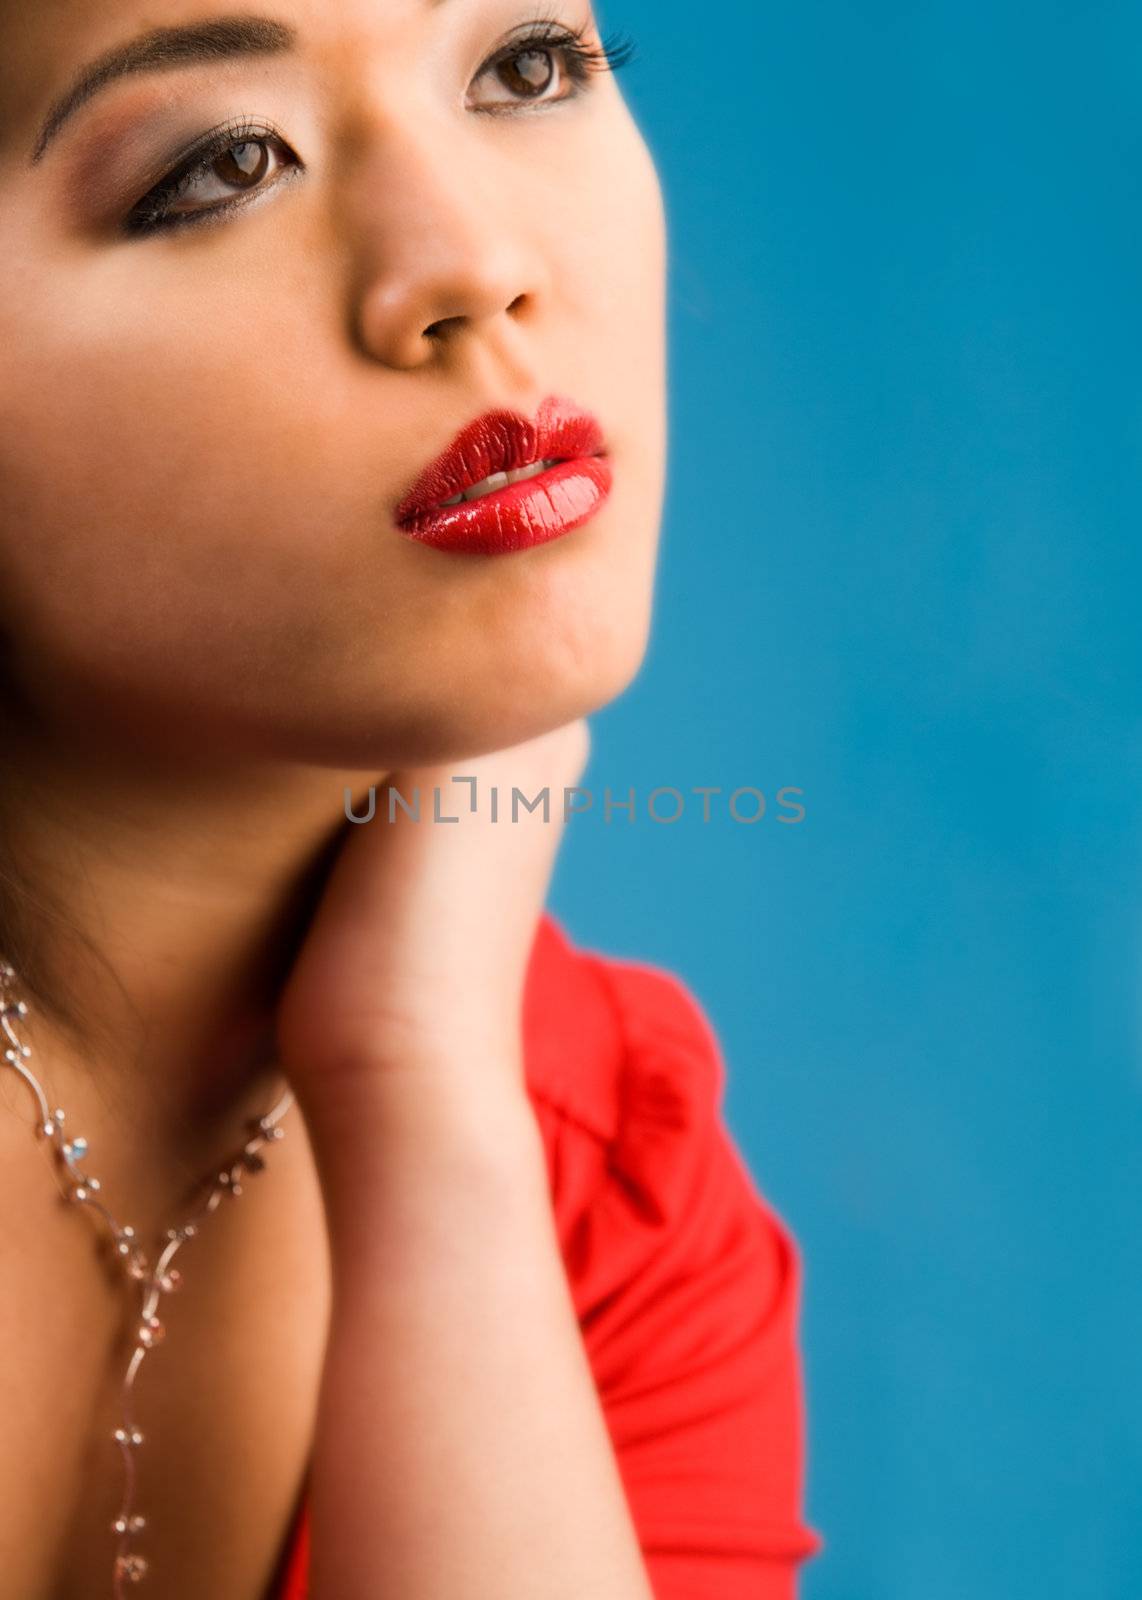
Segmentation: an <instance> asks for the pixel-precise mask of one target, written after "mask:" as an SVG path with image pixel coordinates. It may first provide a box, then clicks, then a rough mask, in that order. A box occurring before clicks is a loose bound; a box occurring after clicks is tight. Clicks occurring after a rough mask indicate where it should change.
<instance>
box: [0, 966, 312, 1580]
mask: <svg viewBox="0 0 1142 1600" xmlns="http://www.w3.org/2000/svg"><path fill="white" fill-rule="evenodd" d="M15 976H16V974H15V971H14V970H13V968H12V966H11V965H10V964H9V963H8V962H5V961H0V1033H2V1034H3V1036H4V1037H5V1038H6V1040H7V1048H6V1049H5V1051H4V1057H3V1059H4V1060H5V1061H6V1062H7V1063H8V1065H9V1066H10V1067H11V1068H12V1069H13V1070H14V1071H15V1072H16V1073H17V1074H18V1076H19V1077H20V1078H22V1079H23V1081H24V1082H25V1084H26V1085H27V1086H28V1088H29V1089H30V1090H31V1092H32V1093H33V1095H34V1096H35V1098H36V1103H37V1108H38V1116H37V1121H36V1124H35V1132H36V1136H37V1137H38V1138H41V1139H47V1140H50V1141H51V1142H52V1144H53V1145H54V1148H55V1155H56V1158H57V1163H58V1165H59V1167H61V1168H62V1170H63V1174H64V1175H65V1186H63V1192H64V1194H65V1197H66V1198H67V1199H69V1200H72V1201H74V1202H75V1203H77V1204H79V1205H84V1204H90V1205H91V1206H92V1208H93V1209H94V1210H95V1211H96V1212H97V1213H98V1214H99V1215H100V1216H101V1217H102V1218H103V1220H104V1221H105V1222H106V1223H107V1225H108V1226H109V1227H110V1229H111V1234H112V1237H113V1239H114V1243H115V1255H116V1257H117V1258H118V1260H119V1261H120V1262H121V1263H122V1265H123V1268H124V1277H125V1281H126V1282H127V1284H128V1285H129V1287H130V1288H131V1290H132V1293H134V1292H136V1291H137V1292H138V1293H140V1294H141V1296H142V1300H141V1305H140V1307H139V1311H138V1312H137V1313H136V1315H137V1316H138V1317H139V1320H138V1321H137V1323H136V1331H135V1350H134V1354H133V1355H132V1357H131V1361H130V1365H129V1366H128V1368H127V1374H126V1377H125V1378H124V1381H123V1388H122V1407H123V1422H122V1424H121V1425H120V1426H119V1427H118V1428H116V1429H115V1431H114V1433H113V1434H112V1439H113V1440H114V1442H115V1443H116V1444H117V1445H118V1446H119V1447H120V1450H121V1451H122V1453H123V1457H124V1468H125V1473H126V1481H125V1490H124V1504H123V1508H122V1510H121V1511H120V1513H119V1515H118V1517H116V1519H115V1521H114V1522H113V1523H112V1524H111V1531H112V1533H114V1534H115V1535H116V1536H117V1538H118V1540H119V1548H118V1550H117V1551H116V1555H115V1559H114V1565H113V1567H112V1578H113V1583H114V1595H115V1600H122V1595H123V1585H124V1584H127V1583H130V1584H136V1583H139V1582H141V1581H142V1579H143V1578H144V1577H145V1576H146V1575H147V1572H148V1570H149V1563H148V1562H147V1560H146V1558H145V1557H144V1556H142V1555H140V1554H138V1552H137V1551H133V1550H128V1549H126V1548H125V1544H126V1543H127V1542H128V1541H129V1540H130V1539H132V1538H133V1537H134V1536H135V1535H137V1534H139V1533H141V1532H143V1530H144V1529H145V1528H146V1526H147V1519H146V1518H145V1517H144V1516H141V1515H140V1514H139V1513H138V1512H135V1511H133V1510H132V1509H131V1499H132V1495H133V1493H134V1484H135V1477H136V1470H135V1466H134V1462H133V1460H132V1459H131V1458H132V1457H133V1454H134V1451H135V1450H136V1449H137V1448H138V1447H139V1446H140V1445H141V1444H142V1443H143V1439H144V1435H143V1432H142V1430H141V1429H140V1428H138V1427H137V1426H136V1425H135V1422H134V1420H133V1417H132V1415H131V1400H132V1395H133V1385H134V1380H135V1374H136V1372H137V1370H138V1367H139V1364H140V1362H141V1361H142V1360H143V1359H144V1358H145V1357H146V1355H147V1354H148V1353H149V1352H150V1351H151V1350H153V1349H154V1348H155V1347H156V1346H157V1345H159V1344H161V1343H162V1341H163V1339H164V1337H165V1335H166V1327H165V1324H164V1323H163V1321H162V1320H161V1318H159V1317H157V1316H155V1314H154V1305H155V1301H156V1299H157V1297H158V1295H160V1294H173V1293H175V1292H176V1291H177V1290H178V1289H179V1288H180V1287H181V1286H182V1274H181V1273H180V1272H179V1270H178V1268H177V1267H172V1266H170V1265H169V1257H170V1256H171V1255H173V1254H174V1251H175V1249H177V1248H178V1247H179V1246H181V1245H182V1244H184V1243H186V1241H187V1240H190V1239H194V1238H196V1237H197V1234H198V1222H197V1220H196V1219H197V1218H199V1217H203V1216H207V1215H209V1213H210V1212H212V1211H213V1210H214V1209H215V1207H216V1206H217V1204H218V1201H219V1199H220V1197H221V1196H222V1194H224V1193H227V1192H228V1193H229V1194H230V1195H231V1197H232V1198H237V1197H238V1196H239V1195H240V1194H241V1193H242V1184H241V1182H240V1181H239V1174H240V1173H241V1172H242V1171H246V1172H248V1173H258V1172H262V1171H263V1170H264V1169H265V1161H264V1159H263V1158H262V1156H261V1155H260V1154H259V1153H258V1146H259V1145H260V1144H269V1143H272V1142H276V1141H277V1140H279V1139H282V1138H284V1137H285V1130H284V1129H283V1128H280V1127H279V1126H278V1122H279V1119H280V1118H281V1117H282V1116H284V1115H285V1113H286V1111H288V1110H289V1108H290V1106H291V1105H292V1104H293V1098H294V1097H293V1093H292V1091H291V1090H290V1089H288V1088H287V1089H286V1090H285V1092H284V1093H283V1094H282V1096H281V1098H280V1099H279V1100H278V1102H277V1104H276V1105H275V1106H274V1108H273V1109H272V1110H271V1111H269V1112H267V1113H266V1114H265V1115H264V1116H261V1117H258V1118H256V1119H251V1120H250V1121H248V1122H247V1124H246V1126H247V1128H248V1129H249V1128H252V1129H253V1130H254V1132H253V1136H252V1137H251V1138H248V1139H247V1140H246V1142H245V1145H244V1147H243V1148H242V1150H241V1152H240V1153H239V1155H237V1156H236V1157H235V1159H234V1161H233V1162H232V1164H231V1165H230V1166H229V1167H226V1168H224V1169H221V1170H219V1172H218V1175H217V1177H216V1178H215V1179H214V1180H213V1182H212V1184H211V1187H210V1192H209V1194H208V1196H207V1198H206V1200H205V1202H204V1204H203V1205H202V1207H201V1208H200V1209H199V1211H197V1212H196V1213H195V1216H194V1218H191V1219H190V1220H188V1221H187V1222H184V1223H183V1224H182V1225H181V1226H180V1227H175V1228H167V1229H166V1230H165V1233H164V1234H163V1239H164V1241H165V1247H164V1248H163V1249H162V1257H161V1260H160V1261H159V1262H158V1265H157V1267H156V1268H155V1269H154V1270H152V1268H151V1265H150V1262H149V1260H148V1257H147V1255H146V1253H145V1252H144V1250H143V1249H142V1247H141V1246H140V1244H139V1242H138V1239H137V1237H136V1234H135V1229H134V1228H133V1227H131V1226H130V1225H129V1224H127V1225H123V1226H121V1225H120V1224H119V1223H117V1222H116V1221H115V1219H114V1217H112V1216H111V1214H110V1212H109V1211H108V1210H107V1209H106V1208H105V1207H104V1206H103V1205H102V1204H101V1203H100V1202H99V1201H97V1200H93V1198H92V1197H93V1196H94V1195H97V1194H99V1193H100V1184H99V1179H98V1178H94V1177H91V1176H89V1175H88V1174H87V1173H83V1172H81V1171H80V1170H79V1165H80V1163H81V1162H83V1161H84V1160H85V1159H86V1158H87V1156H88V1154H89V1146H88V1142H87V1140H86V1139H84V1138H82V1137H80V1136H76V1137H75V1138H71V1139H68V1140H67V1141H66V1142H65V1141H64V1138H63V1128H64V1123H65V1121H66V1118H65V1116H64V1112H63V1109H62V1107H60V1106H56V1107H54V1108H53V1109H51V1110H50V1111H49V1109H48V1101H47V1099H46V1097H45V1095H44V1091H43V1089H42V1087H41V1086H40V1084H39V1082H38V1080H37V1079H36V1078H35V1076H34V1075H33V1073H32V1072H31V1071H30V1070H29V1069H28V1068H26V1067H24V1066H23V1065H22V1063H23V1062H24V1061H26V1060H27V1059H28V1058H29V1057H30V1056H31V1053H32V1051H31V1047H30V1046H28V1045H26V1044H24V1043H22V1041H21V1040H20V1039H18V1038H17V1036H16V1034H15V1033H14V1032H13V1029H12V1023H11V1020H10V1019H11V1018H13V1017H17V1018H19V1017H25V1016H27V1013H28V1007H27V1004H26V1002H25V1001H23V1000H13V999H12V998H11V996H10V995H9V993H8V992H7V991H8V986H9V985H10V984H11V982H12V980H13V979H15ZM68 1180H70V1181H69V1182H68ZM208 1181H209V1180H208Z"/></svg>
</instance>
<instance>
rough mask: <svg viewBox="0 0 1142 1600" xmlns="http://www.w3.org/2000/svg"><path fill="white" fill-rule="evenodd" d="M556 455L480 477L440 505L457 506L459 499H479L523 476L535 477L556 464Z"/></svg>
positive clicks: (521, 479)
mask: <svg viewBox="0 0 1142 1600" xmlns="http://www.w3.org/2000/svg"><path fill="white" fill-rule="evenodd" d="M557 462H558V457H553V458H551V459H550V460H547V461H533V462H532V463H531V466H530V467H516V468H515V469H514V470H513V471H511V472H493V473H492V475H491V477H488V478H481V479H480V481H479V483H474V484H473V485H472V487H471V488H470V489H465V490H464V492H463V493H462V494H455V495H453V496H452V498H451V500H442V501H441V502H440V504H441V505H442V506H458V505H459V504H460V502H461V500H479V499H480V498H481V497H482V496H483V495H486V494H494V493H495V492H496V490H497V489H506V488H507V486H508V484H509V483H522V482H523V481H524V479H525V478H536V477H538V476H539V474H540V473H541V472H546V471H547V469H548V467H554V466H555V465H557Z"/></svg>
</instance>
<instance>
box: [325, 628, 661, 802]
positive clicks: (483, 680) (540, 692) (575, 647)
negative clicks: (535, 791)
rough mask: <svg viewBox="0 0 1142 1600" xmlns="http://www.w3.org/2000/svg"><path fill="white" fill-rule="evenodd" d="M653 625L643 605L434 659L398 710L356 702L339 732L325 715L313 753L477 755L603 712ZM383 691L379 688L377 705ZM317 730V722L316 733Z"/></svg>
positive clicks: (636, 663)
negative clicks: (381, 710) (581, 625)
mask: <svg viewBox="0 0 1142 1600" xmlns="http://www.w3.org/2000/svg"><path fill="white" fill-rule="evenodd" d="M604 624H609V625H604ZM649 624H650V607H649V605H648V604H647V605H645V606H644V607H643V608H642V609H641V611H640V612H639V613H638V614H636V615H635V616H630V615H627V616H624V617H622V618H617V617H610V618H605V619H604V618H600V617H598V616H596V618H595V622H594V626H593V627H591V628H590V629H578V630H575V632H574V635H573V636H569V634H568V633H567V631H566V629H563V630H555V629H551V630H548V631H547V633H546V634H541V633H536V632H534V631H532V630H525V631H522V632H521V634H520V635H519V636H517V638H516V639H515V641H513V642H509V641H508V640H506V639H504V638H502V637H501V638H500V639H499V640H498V641H497V642H496V648H495V649H494V650H492V651H487V652H482V653H481V654H480V655H479V656H478V657H477V656H476V655H475V654H474V653H473V652H472V651H471V650H469V651H468V653H467V656H466V657H465V658H464V659H463V660H461V661H457V662H451V663H450V664H449V666H448V668H447V669H445V668H444V664H443V663H438V666H439V667H440V670H439V671H434V673H433V674H432V678H431V681H430V682H429V683H426V684H425V683H418V684H416V685H415V686H410V688H409V691H408V692H407V694H406V695H405V696H404V697H402V698H403V707H402V710H401V711H400V712H399V713H398V714H396V715H394V714H393V709H392V701H391V698H389V701H388V708H387V709H386V712H385V714H383V715H382V717H380V718H377V717H376V716H375V715H373V714H371V713H370V711H369V710H368V709H367V708H366V707H362V706H361V705H360V704H359V705H358V707H357V710H356V714H355V715H351V717H350V718H349V719H348V721H349V725H348V726H346V724H344V723H343V724H342V727H341V730H340V733H334V731H333V728H332V727H331V725H330V724H329V723H326V724H325V733H324V735H323V737H322V740H321V744H322V749H321V750H320V752H318V751H315V750H313V749H312V746H311V748H310V750H309V751H308V752H307V754H308V757H309V758H310V759H316V760H318V761H320V762H321V763H323V764H330V765H336V766H341V767H344V768H346V769H348V768H352V769H355V770H360V771H364V770H389V769H401V768H407V767H411V766H418V767H420V766H435V765H438V764H440V763H442V762H456V761H462V760H464V759H465V758H473V759H474V758H475V757H477V756H483V755H489V754H491V753H492V752H493V751H495V750H504V749H509V748H511V747H512V746H513V745H517V744H523V743H525V742H526V741H527V740H529V739H537V738H539V737H540V736H541V735H542V734H545V733H550V732H552V730H553V729H555V728H560V727H564V726H565V725H566V724H567V723H569V722H576V721H578V719H579V718H580V717H586V716H590V715H591V713H592V712H596V711H599V710H601V709H602V707H604V706H606V705H608V704H610V702H611V701H613V700H615V699H616V698H617V697H618V696H619V695H621V694H622V693H623V692H624V691H625V690H626V689H627V688H629V686H630V685H631V683H632V682H633V681H634V679H635V678H636V677H637V675H638V673H639V670H640V668H641V666H642V663H643V660H644V658H645V655H646V648H647V643H648V639H649V633H650V626H649ZM390 695H391V685H390ZM385 698H386V697H385V696H383V695H378V697H377V700H376V701H375V702H374V703H381V702H383V700H384V699H385ZM312 728H313V724H312V722H311V723H310V725H309V729H308V730H307V732H308V734H309V735H310V738H311V736H312ZM308 742H309V740H308V739H307V743H308ZM300 753H301V752H295V754H300ZM304 758H305V757H303V759H304Z"/></svg>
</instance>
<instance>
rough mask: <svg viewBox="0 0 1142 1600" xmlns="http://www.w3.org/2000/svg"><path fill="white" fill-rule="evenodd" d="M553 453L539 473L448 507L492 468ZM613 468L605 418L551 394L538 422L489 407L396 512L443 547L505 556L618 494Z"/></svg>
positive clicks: (417, 535)
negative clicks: (600, 420)
mask: <svg viewBox="0 0 1142 1600" xmlns="http://www.w3.org/2000/svg"><path fill="white" fill-rule="evenodd" d="M549 459H554V460H555V461H556V462H557V465H555V466H552V467H548V468H547V469H546V470H545V471H544V472H541V473H538V474H537V475H536V476H535V477H534V478H527V479H525V480H524V481H523V482H522V483H513V484H508V485H507V486H506V487H504V488H500V489H496V490H493V491H492V493H490V494H486V495H481V496H480V497H479V499H477V500H461V501H460V503H459V504H458V505H454V506H444V505H441V501H443V500H450V499H452V498H453V497H454V496H455V495H458V494H460V493H461V492H462V491H463V490H464V489H470V488H471V487H472V485H473V484H475V483H479V482H480V481H481V479H483V478H487V477H490V476H491V474H492V473H493V472H512V471H515V470H516V469H518V468H519V467H529V466H531V465H532V464H533V463H535V462H537V461H545V460H549ZM611 483H612V469H611V464H610V461H609V459H608V457H607V454H606V441H605V440H604V438H603V430H602V428H601V427H600V426H599V423H598V422H597V421H596V419H595V418H594V417H593V416H592V415H591V414H590V412H588V411H584V410H582V408H581V407H579V406H576V405H574V404H572V402H571V401H570V400H567V399H564V398H563V397H561V396H559V395H549V396H548V397H547V399H545V400H544V401H543V403H542V405H541V406H540V407H539V410H538V412H537V414H536V418H535V421H534V422H532V421H531V420H530V419H529V418H527V417H525V416H524V415H523V414H522V413H521V412H518V411H508V410H497V411H487V412H485V413H484V415H483V416H481V417H477V418H476V419H475V420H474V421H473V422H470V423H469V424H468V425H467V427H465V428H462V429H461V431H460V432H459V433H458V434H457V435H456V437H455V439H453V441H452V443H451V444H450V445H449V446H448V447H447V449H446V450H444V451H442V452H441V454H440V455H439V456H437V458H436V460H435V461H432V462H430V463H429V465H428V466H427V467H426V468H425V469H424V471H423V472H422V473H421V475H420V477H419V478H417V480H416V482H415V483H414V484H413V486H412V488H411V489H410V490H409V491H408V493H407V494H406V495H405V496H404V498H403V499H402V500H401V502H400V504H399V505H398V506H397V508H396V510H395V512H394V517H395V520H396V524H397V526H398V528H399V529H400V530H401V532H402V533H405V534H407V535H408V536H409V537H410V538H412V539H417V540H419V541H420V542H421V543H423V544H430V545H433V546H435V547H436V548H437V549H439V550H449V551H454V552H457V553H462V554H469V555H506V554H508V553H509V552H510V551H513V550H526V549H529V548H531V546H533V545H537V544H545V543H546V542H547V541H548V540H549V539H557V538H558V537H559V536H560V535H561V534H564V533H570V531H571V529H572V528H577V527H579V525H580V524H581V523H583V522H586V520H587V518H588V517H591V516H593V515H594V513H595V512H596V511H597V510H598V509H599V507H600V506H601V505H602V504H603V502H604V501H605V500H606V498H607V496H608V495H609V494H610V492H611Z"/></svg>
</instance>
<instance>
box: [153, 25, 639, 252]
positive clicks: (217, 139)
mask: <svg viewBox="0 0 1142 1600" xmlns="http://www.w3.org/2000/svg"><path fill="white" fill-rule="evenodd" d="M536 49H546V50H551V51H556V50H558V51H561V52H562V53H563V55H564V56H565V58H566V72H567V77H568V78H569V79H570V82H571V88H570V90H569V91H568V93H567V94H564V95H560V96H559V97H558V98H557V99H554V100H536V101H534V102H533V101H530V100H528V98H527V97H522V98H521V99H519V100H518V101H516V102H515V103H514V104H513V103H512V102H510V101H509V102H505V103H502V104H500V105H497V106H492V107H480V108H478V109H479V110H480V112H481V115H484V116H504V115H507V116H515V115H518V113H519V112H520V111H526V110H528V109H529V108H532V107H534V108H535V109H539V110H542V109H544V108H546V107H549V106H556V105H563V104H565V103H566V102H567V101H569V100H575V99H577V98H578V97H579V96H580V95H581V94H582V93H583V92H584V91H585V90H586V88H587V85H588V83H589V81H590V79H591V78H592V77H593V76H594V75H595V74H596V73H601V72H617V71H618V70H619V69H620V68H621V67H624V66H626V64H627V63H628V62H629V61H630V60H631V58H632V57H633V55H634V51H635V46H634V42H633V40H632V39H630V38H629V36H627V35H625V34H617V35H616V34H612V35H609V36H608V37H607V38H606V39H603V40H601V41H600V42H598V43H596V42H595V41H594V40H588V39H587V37H586V35H585V32H584V31H576V30H573V29H570V28H566V27H564V26H563V25H562V24H557V23H554V22H542V23H540V24H539V25H538V26H533V27H532V29H531V31H530V32H528V33H525V34H522V35H520V36H519V37H518V38H515V39H512V40H511V41H510V42H509V43H508V44H507V45H505V46H503V48H502V49H500V50H497V51H496V52H495V54H494V55H492V56H490V57H489V58H488V60H487V61H485V62H484V64H483V65H482V66H481V68H480V71H479V73H478V74H477V78H480V77H483V76H484V74H485V73H487V72H491V71H494V70H495V68H496V67H497V66H499V65H500V63H501V62H504V61H511V60H514V59H515V58H516V57H517V56H522V55H526V54H527V53H528V51H531V50H536ZM247 143H252V144H266V145H278V146H280V147H282V148H283V149H288V146H287V145H286V143H285V141H284V140H283V139H282V138H281V137H280V135H279V134H278V133H277V132H276V131H275V130H274V129H273V128H270V127H267V126H266V125H265V124H263V123H252V122H247V121H237V122H229V123H226V124H224V125H223V126H222V127H220V128H217V129H215V131H214V132H213V133H211V134H208V135H207V136H206V138H205V139H204V140H203V141H202V143H201V144H200V145H198V146H197V148H195V149H194V150H192V151H191V152H190V154H189V155H188V156H187V157H186V158H185V159H184V160H183V161H181V162H180V163H179V165H178V166H177V167H176V168H175V169H174V171H173V172H171V173H169V174H168V175H167V176H166V177H165V178H163V179H162V180H161V181H160V182H159V183H157V184H156V185H155V187H154V188H153V189H151V190H149V191H148V193H147V194H146V195H144V196H143V198H142V199H141V200H140V201H139V202H138V203H137V204H136V205H135V206H133V207H132V209H131V211H130V212H129V213H128V214H127V217H126V218H125V219H124V222H123V230H124V232H125V233H127V234H128V235H129V236H131V237H134V238H138V237H140V236H143V235H147V234H152V233H158V232H162V231H167V232H169V231H172V230H174V229H176V228H185V227H193V226H194V225H195V224H198V223H203V222H210V221H212V220H217V219H218V217H219V215H220V214H221V213H224V212H226V211H231V210H234V209H235V208H237V207H239V206H243V205H248V204H249V203H250V201H251V200H253V199H254V198H256V197H257V196H258V195H262V194H265V193H266V192H267V190H268V189H269V188H272V187H273V186H274V184H275V183H276V182H277V181H278V180H277V179H274V180H272V181H271V183H270V184H266V185H260V186H259V187H258V188H257V189H253V190H251V191H250V194H249V197H248V198H243V199H236V200H224V201H222V202H221V203H220V204H217V205H212V206H203V207H202V208H201V209H200V210H198V211H184V212H170V213H169V214H168V208H169V207H170V205H171V202H172V201H173V200H174V199H175V197H176V196H177V195H178V193H179V191H180V190H181V189H182V188H183V187H184V186H186V185H188V184H189V183H191V182H192V181H193V180H194V179H196V178H199V177H205V176H207V175H209V172H210V169H211V167H212V166H213V165H214V163H215V162H216V161H217V160H218V159H219V157H220V156H224V155H226V154H227V152H228V151H230V150H232V149H234V148H235V147H236V146H238V145H241V144H247ZM294 160H295V163H296V158H294ZM295 170H296V165H295Z"/></svg>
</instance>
